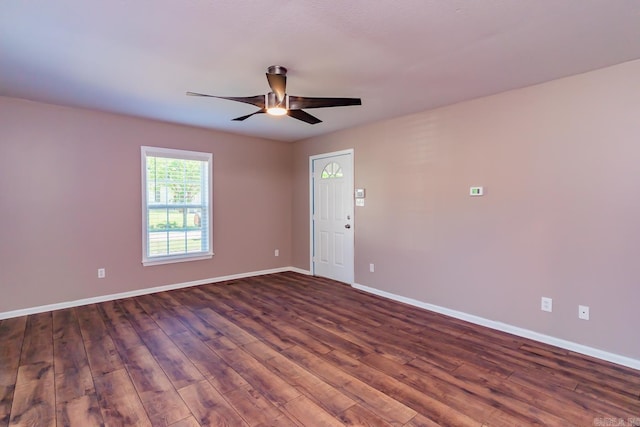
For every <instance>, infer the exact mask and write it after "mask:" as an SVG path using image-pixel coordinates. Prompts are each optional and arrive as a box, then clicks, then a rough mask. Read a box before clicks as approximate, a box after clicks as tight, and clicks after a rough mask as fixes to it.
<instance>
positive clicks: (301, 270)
mask: <svg viewBox="0 0 640 427" xmlns="http://www.w3.org/2000/svg"><path fill="white" fill-rule="evenodd" d="M289 271H292V272H294V273H300V274H304V275H306V276H311V275H312V274H311V272H310V271H309V270H303V269H302V268H298V267H289Z"/></svg>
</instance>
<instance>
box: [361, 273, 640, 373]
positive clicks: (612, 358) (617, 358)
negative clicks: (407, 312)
mask: <svg viewBox="0 0 640 427" xmlns="http://www.w3.org/2000/svg"><path fill="white" fill-rule="evenodd" d="M351 286H353V287H354V288H356V289H359V290H361V291H364V292H367V293H370V294H374V295H378V296H381V297H384V298H388V299H391V300H394V301H398V302H403V303H405V304H409V305H412V306H414V307H419V308H423V309H425V310H429V311H433V312H436V313H440V314H444V315H446V316H450V317H454V318H456V319H460V320H465V321H467V322H469V323H474V324H476V325H480V326H486V327H487V328H491V329H495V330H498V331H502V332H507V333H510V334H513V335H517V336H519V337H523V338H529V339H532V340H534V341H539V342H543V343H545V344H550V345H554V346H556V347H560V348H564V349H565V350H570V351H574V352H576V353H580V354H585V355H587V356H592V357H595V358H598V359H602V360H606V361H608V362H612V363H617V364H618V365H623V366H627V367H629V368H633V369H640V360H637V359H633V358H631V357H627V356H621V355H619V354H615V353H610V352H608V351H604V350H600V349H597V348H593V347H589V346H586V345H583V344H578V343H575V342H573V341H567V340H564V339H561V338H556V337H552V336H550V335H545V334H541V333H539V332H535V331H530V330H528V329H524V328H520V327H517V326H513V325H509V324H507V323H502V322H496V321H495V320H489V319H485V318H484V317H479V316H475V315H473V314H468V313H464V312H462V311H456V310H451V309H449V308H446V307H441V306H438V305H434V304H429V303H426V302H422V301H418V300H415V299H412V298H407V297H403V296H401V295H396V294H392V293H390V292H386V291H382V290H380V289H375V288H371V287H369V286H364V285H360V284H357V283H354V284H352V285H351Z"/></svg>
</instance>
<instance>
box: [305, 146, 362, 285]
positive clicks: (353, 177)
mask: <svg viewBox="0 0 640 427" xmlns="http://www.w3.org/2000/svg"><path fill="white" fill-rule="evenodd" d="M354 152H355V150H354V149H353V148H348V149H346V150H339V151H332V152H330V153H322V154H314V155H313V156H309V273H310V274H311V275H314V274H315V265H314V263H313V251H314V240H313V239H314V238H315V236H314V233H313V195H314V190H315V189H314V188H313V173H314V170H313V162H314V161H315V160H319V159H324V158H327V157H334V156H344V155H350V156H351V188H352V189H353V188H355V182H356V172H355V168H354V164H355V154H354ZM352 196H353V192H352ZM351 216H352V218H353V220H352V224H353V225H354V229H355V221H356V215H355V210H354V209H353V206H351ZM352 236H353V237H352V239H351V246H352V247H353V251H352V252H353V257H354V258H353V260H352V265H353V271H352V272H351V277H352V278H354V279H355V255H356V252H355V231H354V233H353V235H352Z"/></svg>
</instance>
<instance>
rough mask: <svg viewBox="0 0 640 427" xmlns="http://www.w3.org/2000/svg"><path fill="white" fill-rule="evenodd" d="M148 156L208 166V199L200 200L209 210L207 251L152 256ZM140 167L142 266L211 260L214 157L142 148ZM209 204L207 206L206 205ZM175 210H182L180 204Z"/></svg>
mask: <svg viewBox="0 0 640 427" xmlns="http://www.w3.org/2000/svg"><path fill="white" fill-rule="evenodd" d="M148 157H164V158H170V159H179V160H197V161H201V162H206V163H207V180H206V181H207V182H206V185H207V188H206V192H207V194H206V196H203V199H201V206H202V207H204V206H206V208H207V210H208V221H207V230H206V233H207V236H208V242H209V247H208V250H206V251H200V252H193V253H179V254H169V255H160V256H149V253H148V252H149V224H148V215H149V207H150V205H149V195H148V194H147V191H148V187H147V158H148ZM140 164H141V177H142V185H141V189H142V265H144V266H152V265H161V264H170V263H176V262H187V261H198V260H204V259H211V258H212V257H213V255H214V253H213V154H212V153H205V152H200V151H189V150H181V149H174V148H161V147H150V146H141V147H140ZM205 201H206V205H205V204H204V202H205ZM176 208H180V205H177V206H176Z"/></svg>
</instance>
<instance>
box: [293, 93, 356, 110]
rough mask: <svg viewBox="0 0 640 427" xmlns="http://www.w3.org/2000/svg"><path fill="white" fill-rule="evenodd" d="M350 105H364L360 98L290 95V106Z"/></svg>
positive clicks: (299, 107) (296, 107) (297, 107)
mask: <svg viewBox="0 0 640 427" xmlns="http://www.w3.org/2000/svg"><path fill="white" fill-rule="evenodd" d="M348 105H362V100H361V99H360V98H309V97H306V96H292V95H289V108H291V109H296V110H298V109H301V108H326V107H346V106H348Z"/></svg>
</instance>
